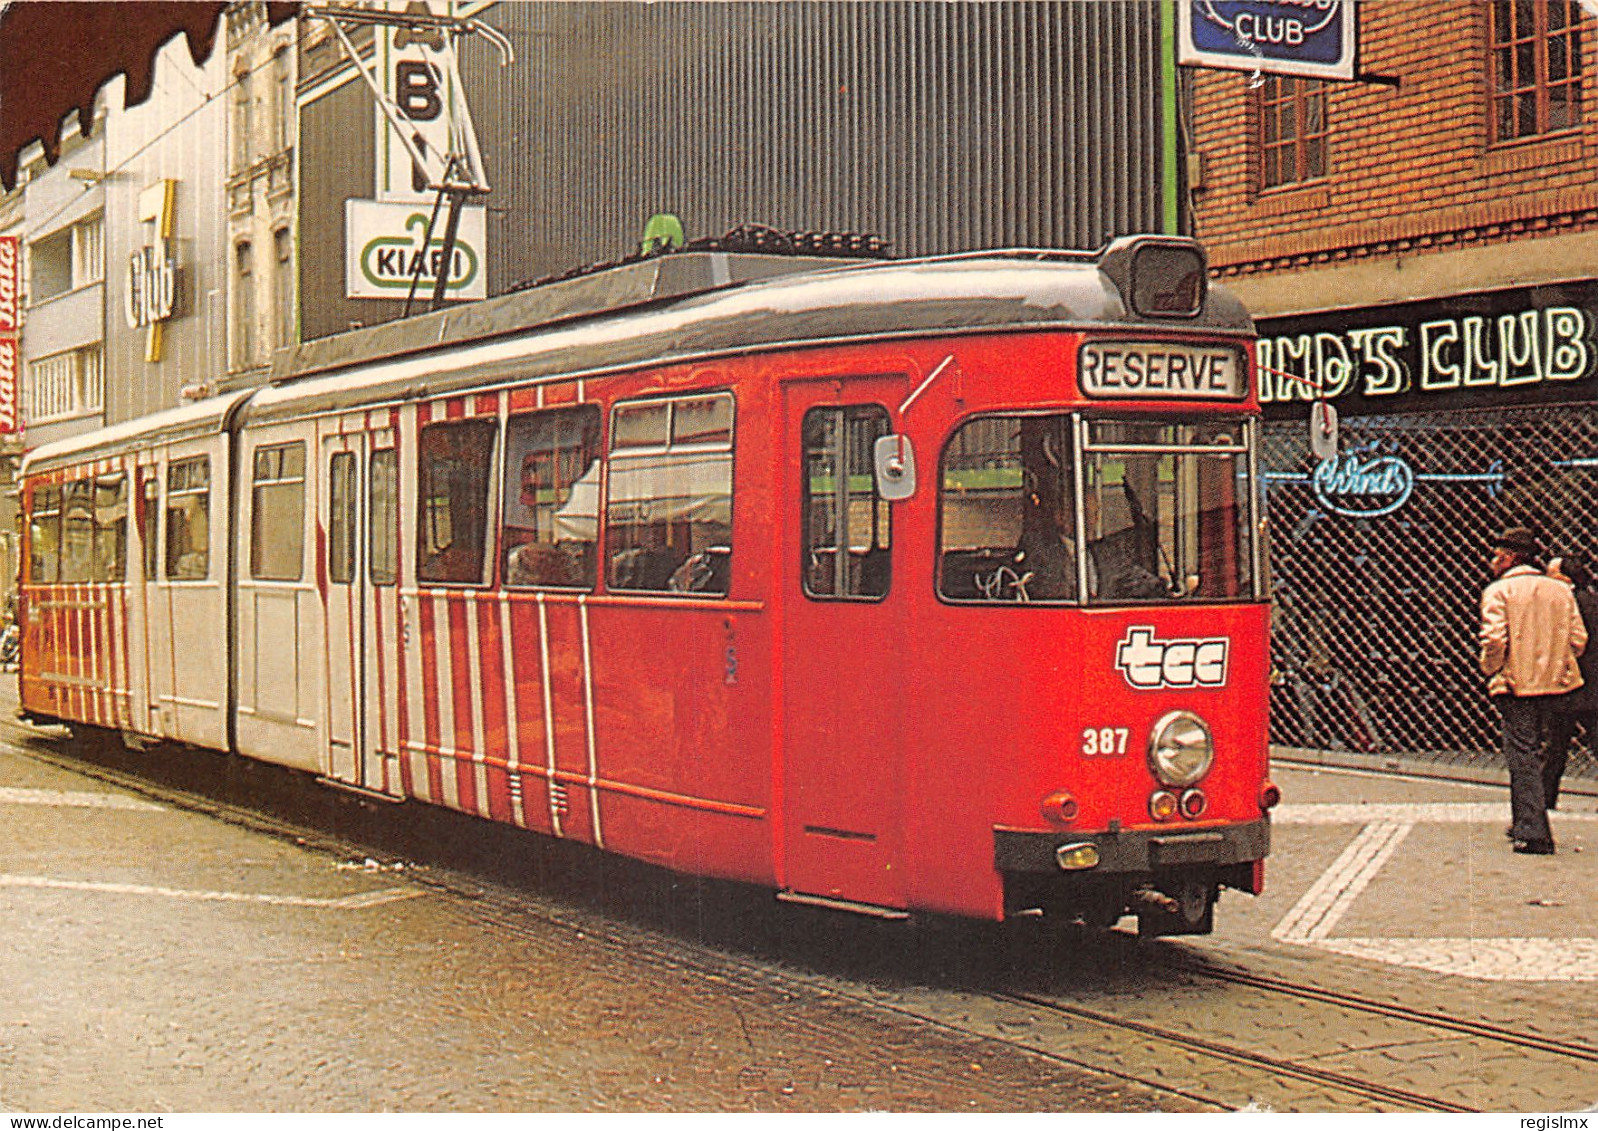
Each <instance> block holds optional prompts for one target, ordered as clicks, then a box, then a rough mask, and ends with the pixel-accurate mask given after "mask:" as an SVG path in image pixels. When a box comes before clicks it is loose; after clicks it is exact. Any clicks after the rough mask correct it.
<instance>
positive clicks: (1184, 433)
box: [938, 414, 1257, 605]
mask: <svg viewBox="0 0 1598 1131" xmlns="http://www.w3.org/2000/svg"><path fill="white" fill-rule="evenodd" d="M1251 429H1252V425H1250V424H1249V422H1247V421H1245V420H1242V419H1239V418H1236V417H1233V418H1226V419H1213V420H1207V421H1192V420H1184V421H1169V420H1158V419H1146V418H1145V419H1141V420H1126V419H1122V420H1110V419H1098V418H1078V417H1075V416H1071V415H1067V414H1059V415H1051V416H1019V415H1017V416H992V417H983V418H979V419H976V420H972V421H969V422H967V423H966V424H965V425H964V426H963V427H962V428H961V429H960V430H959V431H958V432H956V434H955V436H954V438H953V440H952V441H951V442H950V444H949V447H948V448H947V449H946V450H945V452H944V457H943V467H942V471H941V476H940V487H941V490H940V511H941V515H940V517H941V524H940V525H941V531H942V533H941V541H942V544H941V561H940V569H939V581H938V584H939V591H940V593H941V594H942V595H943V596H944V597H945V598H947V599H949V600H955V601H1011V602H1017V601H1024V602H1040V601H1061V602H1077V601H1080V602H1081V603H1084V604H1117V605H1118V604H1127V603H1136V602H1156V601H1236V600H1249V599H1252V598H1253V597H1254V595H1255V593H1256V592H1257V586H1256V584H1255V577H1254V573H1255V570H1254V558H1255V554H1254V545H1253V534H1252V530H1253V521H1252V511H1253V505H1252V499H1253V492H1252V491H1251V489H1250V476H1251V473H1250V466H1251V465H1250V460H1249V458H1248V452H1249V442H1250V437H1251ZM1079 546H1085V547H1086V553H1079V552H1078V550H1077V547H1079ZM1079 594H1080V595H1081V596H1080V597H1079Z"/></svg>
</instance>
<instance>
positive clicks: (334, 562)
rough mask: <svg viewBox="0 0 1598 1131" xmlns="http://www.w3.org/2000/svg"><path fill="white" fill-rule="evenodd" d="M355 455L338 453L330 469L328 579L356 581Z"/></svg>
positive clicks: (344, 583)
mask: <svg viewBox="0 0 1598 1131" xmlns="http://www.w3.org/2000/svg"><path fill="white" fill-rule="evenodd" d="M355 505H356V504H355V453H354V452H334V453H333V458H332V459H331V460H330V461H328V468H327V579H328V580H329V581H331V582H332V583H333V584H335V585H348V584H349V583H350V582H352V581H354V580H355V517H356V516H355Z"/></svg>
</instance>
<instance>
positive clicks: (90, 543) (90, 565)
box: [61, 479, 94, 582]
mask: <svg viewBox="0 0 1598 1131" xmlns="http://www.w3.org/2000/svg"><path fill="white" fill-rule="evenodd" d="M93 572H94V481H93V480H91V479H78V480H74V481H73V482H71V483H68V484H67V485H66V487H65V489H64V491H63V492H62V522H61V580H62V581H64V582H82V581H88V580H89V579H90V577H91V576H92V575H93Z"/></svg>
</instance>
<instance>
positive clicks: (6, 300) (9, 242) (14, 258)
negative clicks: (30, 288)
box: [0, 236, 22, 334]
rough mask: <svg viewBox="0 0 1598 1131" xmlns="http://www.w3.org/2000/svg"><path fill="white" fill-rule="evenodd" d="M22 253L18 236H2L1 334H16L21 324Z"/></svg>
mask: <svg viewBox="0 0 1598 1131" xmlns="http://www.w3.org/2000/svg"><path fill="white" fill-rule="evenodd" d="M21 283H22V253H21V251H20V250H19V245H18V243H17V237H16V236H0V334H15V333H16V332H17V328H18V327H19V326H20V325H21V311H20V310H19V309H18V307H17V303H18V299H19V296H20V294H21V290H22V287H21Z"/></svg>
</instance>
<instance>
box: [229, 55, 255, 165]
mask: <svg viewBox="0 0 1598 1131" xmlns="http://www.w3.org/2000/svg"><path fill="white" fill-rule="evenodd" d="M250 86H251V83H250V72H249V71H240V72H239V73H238V74H236V75H234V76H233V170H234V172H238V173H242V172H244V170H246V169H248V168H249V167H250V162H251V158H252V156H253V153H254V146H253V144H252V142H253V139H252V137H251V134H253V133H254V132H255V107H254V105H253V103H252V101H251V99H252V95H253V91H252V90H251V89H250Z"/></svg>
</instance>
